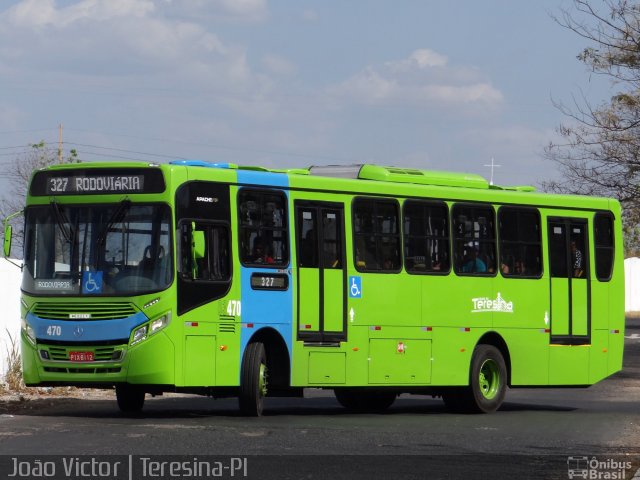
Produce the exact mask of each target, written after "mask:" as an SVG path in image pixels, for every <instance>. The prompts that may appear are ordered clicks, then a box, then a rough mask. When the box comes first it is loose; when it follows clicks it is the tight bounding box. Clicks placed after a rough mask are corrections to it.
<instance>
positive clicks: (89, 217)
mask: <svg viewBox="0 0 640 480" xmlns="http://www.w3.org/2000/svg"><path fill="white" fill-rule="evenodd" d="M170 232H171V212H170V209H169V207H168V206H167V205H162V204H153V205H139V204H132V203H131V202H129V201H128V200H125V201H123V202H121V203H119V204H110V205H61V204H59V203H56V202H55V201H54V202H52V203H50V204H49V205H43V206H33V207H29V208H27V210H26V212H25V237H24V241H25V243H24V273H23V280H22V289H23V290H24V291H25V292H27V293H31V294H36V295H74V296H79V295H93V296H95V295H139V294H143V293H149V292H153V291H159V290H163V289H165V288H167V287H168V286H169V285H170V284H171V281H172V277H173V276H172V272H173V269H172V262H171V258H172V255H171V234H170Z"/></svg>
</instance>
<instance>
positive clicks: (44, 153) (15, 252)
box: [0, 140, 80, 258]
mask: <svg viewBox="0 0 640 480" xmlns="http://www.w3.org/2000/svg"><path fill="white" fill-rule="evenodd" d="M79 161H80V160H79V158H78V152H77V151H76V150H75V149H71V150H70V151H69V154H68V155H67V156H64V157H63V158H62V162H63V163H77V162H79ZM57 163H59V160H58V149H57V148H51V147H49V146H48V145H47V144H46V143H45V141H44V140H42V141H40V142H39V143H33V144H30V145H29V149H28V150H27V151H26V152H25V153H23V154H20V155H18V156H16V158H15V159H14V161H13V162H12V163H10V164H9V166H8V167H7V169H6V171H5V172H4V173H3V175H2V177H3V178H4V179H5V181H6V182H7V183H8V185H9V187H8V188H7V189H5V190H4V191H3V192H2V194H1V196H0V217H1V218H2V219H4V218H5V217H7V216H8V215H10V214H12V213H14V212H18V211H20V210H22V209H23V208H24V205H25V202H26V196H27V188H28V185H29V180H30V179H31V175H32V174H33V172H34V171H36V170H39V169H41V168H44V167H47V166H49V165H54V164H57ZM12 226H13V232H14V234H13V247H12V249H11V253H12V256H13V257H16V258H19V257H21V256H22V233H23V219H22V218H16V219H15V220H14V221H13V222H12Z"/></svg>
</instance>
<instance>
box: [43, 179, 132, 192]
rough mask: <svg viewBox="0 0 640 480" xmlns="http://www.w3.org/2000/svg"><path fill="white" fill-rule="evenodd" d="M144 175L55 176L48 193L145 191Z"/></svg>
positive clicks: (49, 185) (48, 185) (48, 184)
mask: <svg viewBox="0 0 640 480" xmlns="http://www.w3.org/2000/svg"><path fill="white" fill-rule="evenodd" d="M143 187H144V176H143V175H133V176H131V175H126V176H125V175H109V176H105V177H53V178H49V181H48V182H47V193H49V194H53V195H55V194H56V193H101V192H109V193H112V192H130V193H140V192H144V188H143Z"/></svg>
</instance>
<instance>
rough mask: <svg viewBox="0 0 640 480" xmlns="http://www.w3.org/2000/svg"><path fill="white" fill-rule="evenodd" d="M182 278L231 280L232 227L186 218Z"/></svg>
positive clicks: (215, 280) (211, 280) (183, 236)
mask: <svg viewBox="0 0 640 480" xmlns="http://www.w3.org/2000/svg"><path fill="white" fill-rule="evenodd" d="M180 231H181V241H182V245H181V252H182V262H181V266H182V267H181V274H182V278H185V279H188V278H189V279H191V280H200V281H209V282H220V281H222V282H224V281H227V280H229V278H230V274H231V266H230V262H229V258H230V252H229V230H228V229H227V227H226V226H224V225H219V224H212V223H209V222H201V221H193V222H188V221H183V222H182V223H181V226H180Z"/></svg>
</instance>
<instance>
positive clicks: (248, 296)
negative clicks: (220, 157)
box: [238, 170, 293, 359]
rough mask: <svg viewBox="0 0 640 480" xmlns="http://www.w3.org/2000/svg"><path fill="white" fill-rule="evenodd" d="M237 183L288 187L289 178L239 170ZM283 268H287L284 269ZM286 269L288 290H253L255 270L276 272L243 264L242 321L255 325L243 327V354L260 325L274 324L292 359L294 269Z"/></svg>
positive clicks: (269, 325) (290, 226)
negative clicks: (252, 275) (252, 283)
mask: <svg viewBox="0 0 640 480" xmlns="http://www.w3.org/2000/svg"><path fill="white" fill-rule="evenodd" d="M238 183H240V184H243V185H256V186H271V187H283V188H286V187H288V186H289V177H288V176H287V175H286V174H284V173H270V172H259V171H252V170H239V171H238ZM284 193H285V195H286V196H287V202H288V199H289V193H288V191H287V190H285V191H284ZM287 209H288V206H287ZM288 213H290V212H288ZM289 218H291V215H289ZM287 220H288V219H287ZM288 228H289V232H290V233H289V237H291V229H292V228H293V225H288ZM282 270H283V271H284V270H285V268H283V269H282ZM286 271H287V275H288V276H289V288H288V289H287V290H286V291H275V290H274V291H270V290H253V289H252V288H251V274H252V273H254V272H267V273H274V272H275V270H274V269H267V268H249V267H241V274H240V276H241V285H242V293H241V299H242V323H243V324H245V325H246V324H248V323H250V324H253V328H243V329H242V334H241V337H240V342H241V352H243V354H244V349H245V348H246V346H247V344H248V343H249V340H250V339H251V337H252V336H253V335H254V334H255V333H256V332H257V331H258V330H259V329H260V328H264V327H271V328H273V329H274V330H276V331H277V332H278V333H279V334H280V335H281V336H282V339H283V340H284V342H285V344H286V345H287V349H288V350H289V359H291V352H292V336H293V331H292V326H291V323H292V318H293V281H292V279H291V269H290V268H286ZM278 273H281V272H278Z"/></svg>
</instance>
